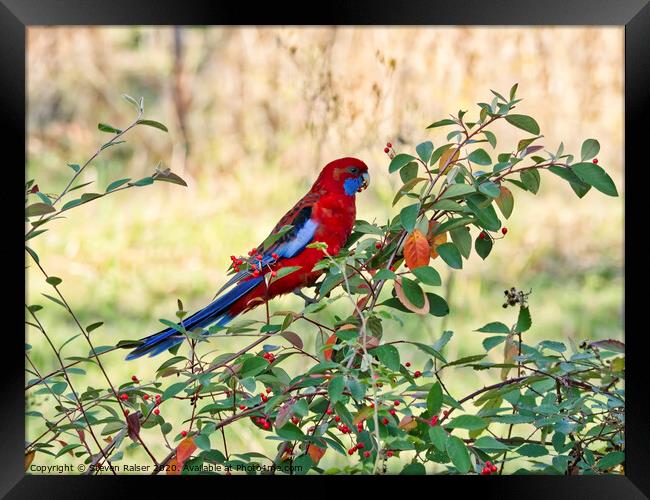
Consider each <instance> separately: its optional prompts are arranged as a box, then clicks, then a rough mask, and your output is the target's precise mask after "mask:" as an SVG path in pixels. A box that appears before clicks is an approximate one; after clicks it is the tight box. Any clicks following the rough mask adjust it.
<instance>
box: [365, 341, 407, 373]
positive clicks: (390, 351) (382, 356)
mask: <svg viewBox="0 0 650 500" xmlns="http://www.w3.org/2000/svg"><path fill="white" fill-rule="evenodd" d="M369 352H370V353H371V354H373V355H375V356H377V357H378V358H379V361H380V362H381V363H382V364H383V365H384V366H386V368H388V369H389V370H393V371H399V367H400V360H399V351H398V350H397V348H396V347H395V346H393V345H389V344H384V345H380V346H379V347H375V348H374V349H371V350H370V351H369Z"/></svg>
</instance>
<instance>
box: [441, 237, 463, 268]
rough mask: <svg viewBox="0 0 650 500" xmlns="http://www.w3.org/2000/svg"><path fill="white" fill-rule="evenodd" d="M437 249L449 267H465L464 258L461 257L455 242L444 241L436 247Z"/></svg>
mask: <svg viewBox="0 0 650 500" xmlns="http://www.w3.org/2000/svg"><path fill="white" fill-rule="evenodd" d="M436 250H437V252H438V254H440V257H441V258H442V260H444V261H445V262H446V263H447V265H449V267H453V268H454V269H462V268H463V258H462V257H461V255H460V252H459V251H458V248H456V245H454V244H453V243H443V244H442V245H440V246H438V247H436Z"/></svg>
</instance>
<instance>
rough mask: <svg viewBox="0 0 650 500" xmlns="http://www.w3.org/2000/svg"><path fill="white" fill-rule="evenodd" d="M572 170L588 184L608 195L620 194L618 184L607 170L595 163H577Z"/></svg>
mask: <svg viewBox="0 0 650 500" xmlns="http://www.w3.org/2000/svg"><path fill="white" fill-rule="evenodd" d="M571 170H572V171H573V173H574V174H576V175H577V176H578V178H579V179H580V180H581V181H583V182H584V183H586V184H589V185H590V186H593V187H595V188H596V189H597V190H598V191H600V192H601V193H603V194H606V195H608V196H618V191H617V190H616V185H615V184H614V181H612V178H611V177H610V176H609V175H607V172H605V170H603V169H602V168H601V167H599V166H598V165H596V164H594V163H576V164H575V165H572V166H571Z"/></svg>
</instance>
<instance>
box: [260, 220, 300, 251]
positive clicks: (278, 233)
mask: <svg viewBox="0 0 650 500" xmlns="http://www.w3.org/2000/svg"><path fill="white" fill-rule="evenodd" d="M292 229H293V226H292V225H291V224H286V225H284V226H282V227H281V228H280V229H278V230H277V231H276V232H275V233H272V234H270V235H269V236H267V238H266V239H265V240H264V243H262V247H263V248H264V250H268V248H269V247H270V246H271V245H273V243H275V242H276V241H278V240H279V239H280V238H282V237H283V236H284V235H285V234H287V233H288V232H289V231H291V230H292Z"/></svg>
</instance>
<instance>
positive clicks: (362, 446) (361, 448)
mask: <svg viewBox="0 0 650 500" xmlns="http://www.w3.org/2000/svg"><path fill="white" fill-rule="evenodd" d="M365 447H366V445H365V444H363V443H357V448H358V449H360V450H363V449H364V448H365Z"/></svg>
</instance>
